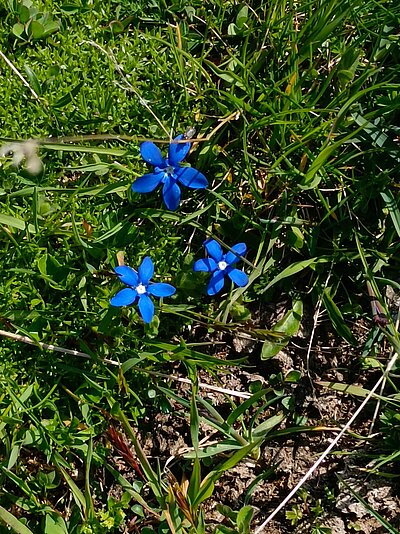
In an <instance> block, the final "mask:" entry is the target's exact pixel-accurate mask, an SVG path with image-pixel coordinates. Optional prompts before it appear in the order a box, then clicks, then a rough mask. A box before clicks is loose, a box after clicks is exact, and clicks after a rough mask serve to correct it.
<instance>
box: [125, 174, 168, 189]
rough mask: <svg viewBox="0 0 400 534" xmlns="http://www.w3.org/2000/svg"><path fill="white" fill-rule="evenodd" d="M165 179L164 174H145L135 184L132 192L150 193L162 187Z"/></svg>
mask: <svg viewBox="0 0 400 534" xmlns="http://www.w3.org/2000/svg"><path fill="white" fill-rule="evenodd" d="M163 177H164V173H163V172H151V173H149V174H145V175H143V176H141V177H140V178H138V179H137V180H135V181H134V182H133V184H132V190H133V191H135V193H150V192H151V191H154V189H155V188H156V187H157V186H158V185H160V183H161V181H162V179H163Z"/></svg>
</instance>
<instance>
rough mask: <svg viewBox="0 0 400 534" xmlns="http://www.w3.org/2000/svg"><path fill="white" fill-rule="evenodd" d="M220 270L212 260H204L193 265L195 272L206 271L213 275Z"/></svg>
mask: <svg viewBox="0 0 400 534" xmlns="http://www.w3.org/2000/svg"><path fill="white" fill-rule="evenodd" d="M217 269H218V265H217V263H216V262H215V261H214V260H213V259H212V258H202V259H201V260H197V261H196V263H195V264H194V265H193V271H196V272H197V271H206V272H208V273H211V272H213V271H216V270H217Z"/></svg>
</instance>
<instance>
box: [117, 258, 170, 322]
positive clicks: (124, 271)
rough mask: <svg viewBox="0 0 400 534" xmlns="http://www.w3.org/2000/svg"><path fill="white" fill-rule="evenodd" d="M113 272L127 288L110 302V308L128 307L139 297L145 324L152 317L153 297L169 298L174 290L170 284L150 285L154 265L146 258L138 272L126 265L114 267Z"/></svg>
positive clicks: (140, 309) (140, 310)
mask: <svg viewBox="0 0 400 534" xmlns="http://www.w3.org/2000/svg"><path fill="white" fill-rule="evenodd" d="M114 270H115V272H116V273H117V275H118V276H119V277H120V279H121V281H122V282H123V283H124V284H126V285H127V286H129V287H126V288H125V289H121V291H119V292H118V293H117V294H116V295H115V296H114V297H113V298H112V299H111V300H110V304H111V305H112V306H129V304H133V303H134V302H135V300H136V299H137V298H138V297H139V312H140V315H141V316H142V319H143V321H144V322H145V323H150V322H151V320H152V319H153V316H154V304H153V301H152V300H151V298H150V296H149V295H152V296H153V297H170V296H171V295H173V294H174V293H175V291H176V289H175V288H174V287H173V286H171V285H170V284H162V283H150V279H151V278H152V276H153V274H154V265H153V262H152V261H151V258H149V256H146V257H145V258H144V260H143V261H142V263H141V264H140V266H139V269H138V272H136V271H134V270H133V269H132V268H131V267H128V266H127V265H122V266H120V267H116V268H115V269H114Z"/></svg>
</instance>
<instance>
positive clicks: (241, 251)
mask: <svg viewBox="0 0 400 534" xmlns="http://www.w3.org/2000/svg"><path fill="white" fill-rule="evenodd" d="M246 250H247V247H246V243H238V244H237V245H233V247H232V250H230V251H229V252H227V253H226V254H225V261H226V263H227V264H228V265H233V264H234V263H236V262H238V261H239V260H240V258H239V256H244V255H245V254H246ZM234 252H236V253H237V254H238V256H237V255H236V254H234Z"/></svg>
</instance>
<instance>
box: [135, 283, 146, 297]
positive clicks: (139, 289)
mask: <svg viewBox="0 0 400 534" xmlns="http://www.w3.org/2000/svg"><path fill="white" fill-rule="evenodd" d="M136 291H137V292H138V295H143V293H146V286H144V285H143V284H139V285H138V286H137V287H136Z"/></svg>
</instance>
